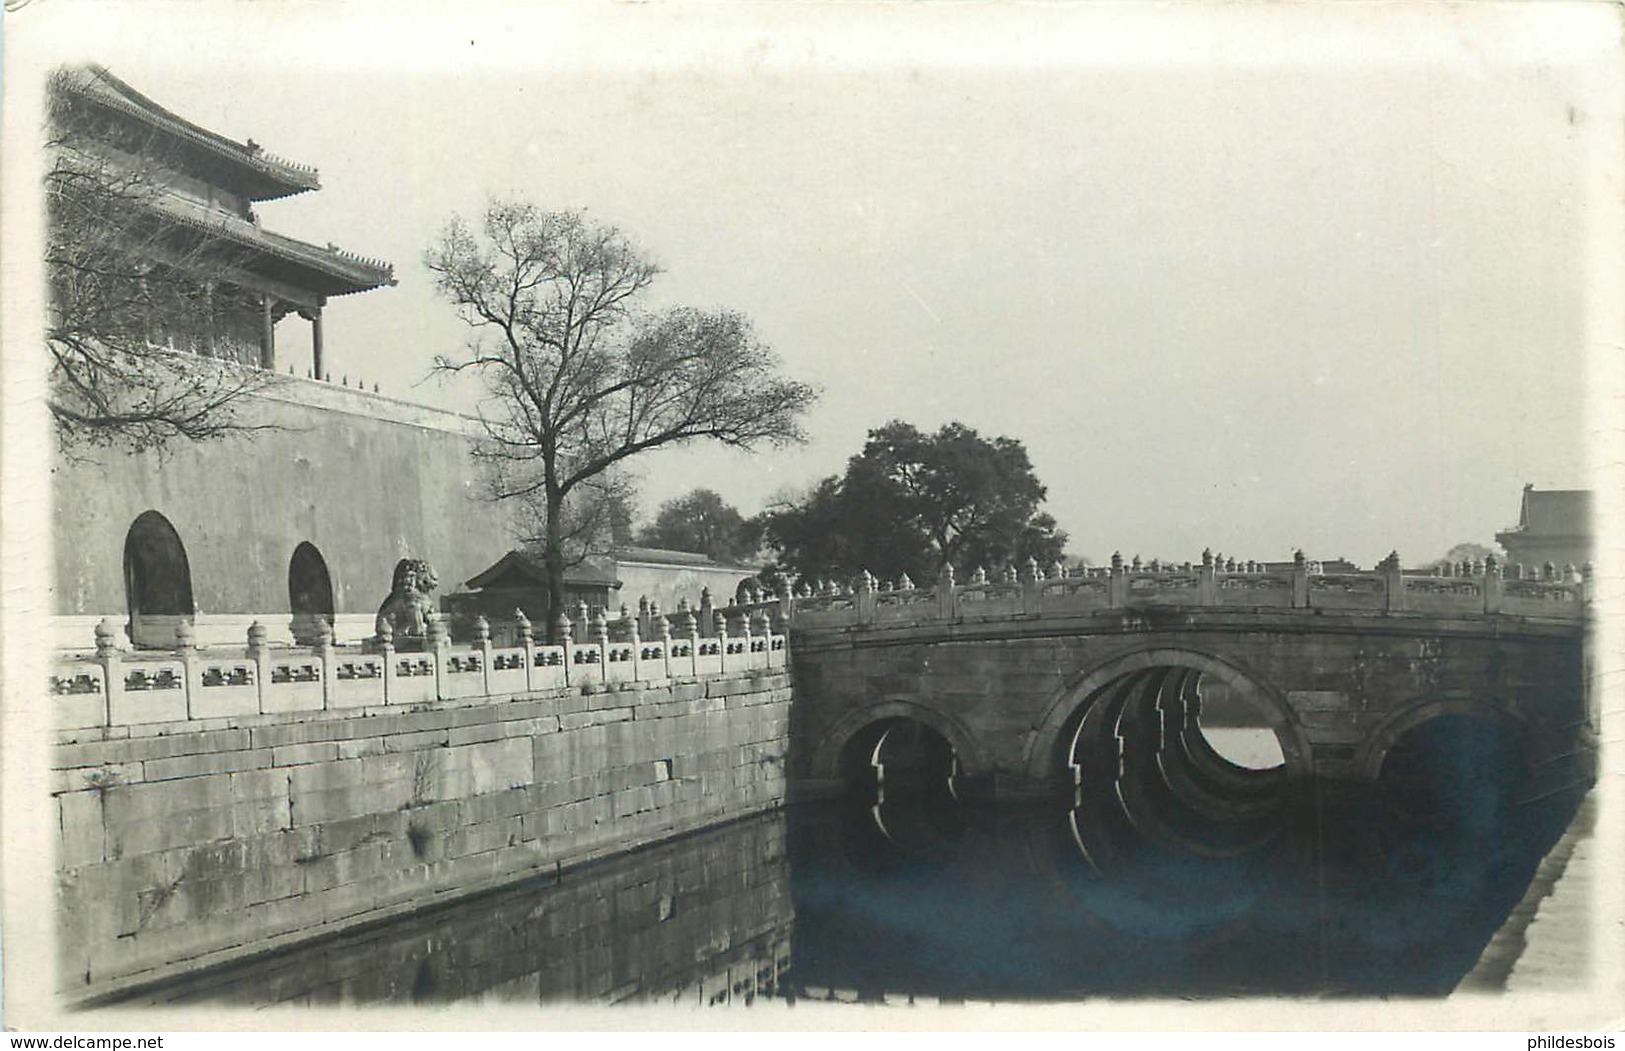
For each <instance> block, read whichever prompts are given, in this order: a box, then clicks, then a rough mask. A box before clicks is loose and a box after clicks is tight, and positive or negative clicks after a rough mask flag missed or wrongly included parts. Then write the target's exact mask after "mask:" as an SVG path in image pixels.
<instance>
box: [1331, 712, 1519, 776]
mask: <svg viewBox="0 0 1625 1051" xmlns="http://www.w3.org/2000/svg"><path fill="white" fill-rule="evenodd" d="M1446 716H1466V717H1468V718H1474V719H1483V720H1485V721H1487V722H1489V723H1492V724H1494V725H1496V726H1498V727H1500V728H1501V729H1503V730H1506V731H1508V732H1510V733H1513V734H1516V735H1518V736H1519V737H1521V738H1523V739H1524V740H1525V743H1526V744H1530V743H1532V737H1533V732H1534V728H1533V727H1532V726H1530V724H1529V723H1528V722H1527V721H1526V720H1525V719H1524V718H1523V717H1522V716H1520V715H1518V714H1517V713H1516V712H1514V711H1513V710H1512V709H1510V708H1508V707H1507V706H1505V705H1504V704H1500V703H1496V702H1492V701H1482V700H1473V699H1472V698H1463V697H1449V698H1431V699H1430V698H1422V699H1419V700H1418V701H1417V702H1415V703H1413V704H1409V705H1406V706H1405V707H1403V708H1401V709H1400V710H1398V711H1396V712H1394V713H1392V714H1391V715H1389V716H1388V718H1386V719H1384V720H1383V721H1382V722H1381V723H1380V724H1378V726H1377V728H1376V729H1374V730H1372V731H1371V732H1370V733H1369V734H1367V735H1366V737H1365V740H1363V741H1362V742H1361V743H1360V747H1359V750H1358V751H1356V752H1355V754H1354V769H1355V771H1356V773H1357V774H1358V775H1359V776H1360V777H1361V778H1363V779H1365V780H1368V781H1375V780H1377V778H1378V777H1380V776H1381V774H1382V765H1383V761H1384V760H1385V759H1386V758H1387V757H1388V752H1389V750H1390V749H1392V748H1393V746H1394V745H1395V744H1396V743H1398V742H1399V740H1400V739H1401V738H1403V737H1405V736H1406V735H1407V734H1409V733H1411V732H1412V731H1414V730H1418V729H1421V728H1422V727H1423V726H1425V725H1427V724H1428V723H1431V722H1433V721H1434V720H1435V719H1440V718H1444V717H1446Z"/></svg>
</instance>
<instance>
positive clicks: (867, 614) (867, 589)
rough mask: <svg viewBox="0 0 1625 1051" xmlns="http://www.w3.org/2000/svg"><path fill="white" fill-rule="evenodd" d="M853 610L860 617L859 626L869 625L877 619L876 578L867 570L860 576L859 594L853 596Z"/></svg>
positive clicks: (858, 580) (858, 581) (858, 582)
mask: <svg viewBox="0 0 1625 1051" xmlns="http://www.w3.org/2000/svg"><path fill="white" fill-rule="evenodd" d="M852 606H853V609H854V610H855V611H856V613H857V615H858V623H859V624H869V623H871V622H873V621H874V619H875V578H874V575H873V574H871V573H870V572H869V571H868V570H867V569H865V570H863V571H862V572H861V573H859V574H858V579H857V594H856V595H854V596H853V600H852Z"/></svg>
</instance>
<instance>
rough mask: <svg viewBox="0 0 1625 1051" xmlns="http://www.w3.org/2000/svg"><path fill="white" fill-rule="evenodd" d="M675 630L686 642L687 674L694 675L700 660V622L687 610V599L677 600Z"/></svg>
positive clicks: (691, 611) (692, 612)
mask: <svg viewBox="0 0 1625 1051" xmlns="http://www.w3.org/2000/svg"><path fill="white" fill-rule="evenodd" d="M677 629H678V631H679V633H681V634H682V636H683V637H684V638H686V639H687V640H688V668H687V669H686V672H687V674H689V675H694V674H696V672H697V669H698V668H699V660H700V621H699V618H697V617H695V616H694V611H693V610H691V609H689V608H688V599H686V598H680V599H678V600H677Z"/></svg>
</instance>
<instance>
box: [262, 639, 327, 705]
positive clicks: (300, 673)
mask: <svg viewBox="0 0 1625 1051" xmlns="http://www.w3.org/2000/svg"><path fill="white" fill-rule="evenodd" d="M267 665H268V670H267V672H266V677H265V682H264V684H263V685H262V686H261V697H260V709H259V710H260V711H262V712H302V711H313V710H314V711H320V710H321V708H322V706H323V703H324V697H325V696H326V690H325V689H324V684H323V681H322V680H323V677H324V674H325V664H324V662H323V660H322V658H321V657H319V656H317V655H315V654H313V653H304V654H297V655H289V656H285V657H284V656H278V657H273V658H271V659H270V660H269V661H267Z"/></svg>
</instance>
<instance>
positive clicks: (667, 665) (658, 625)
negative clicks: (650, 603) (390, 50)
mask: <svg viewBox="0 0 1625 1051" xmlns="http://www.w3.org/2000/svg"><path fill="white" fill-rule="evenodd" d="M649 615H650V616H651V617H653V618H654V626H655V631H656V632H657V633H659V637H660V660H661V666H662V667H663V668H664V669H665V672H666V677H667V678H670V677H671V620H670V618H668V617H663V616H661V615H660V614H659V613H656V612H654V611H653V609H652V608H651V610H650V613H649Z"/></svg>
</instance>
